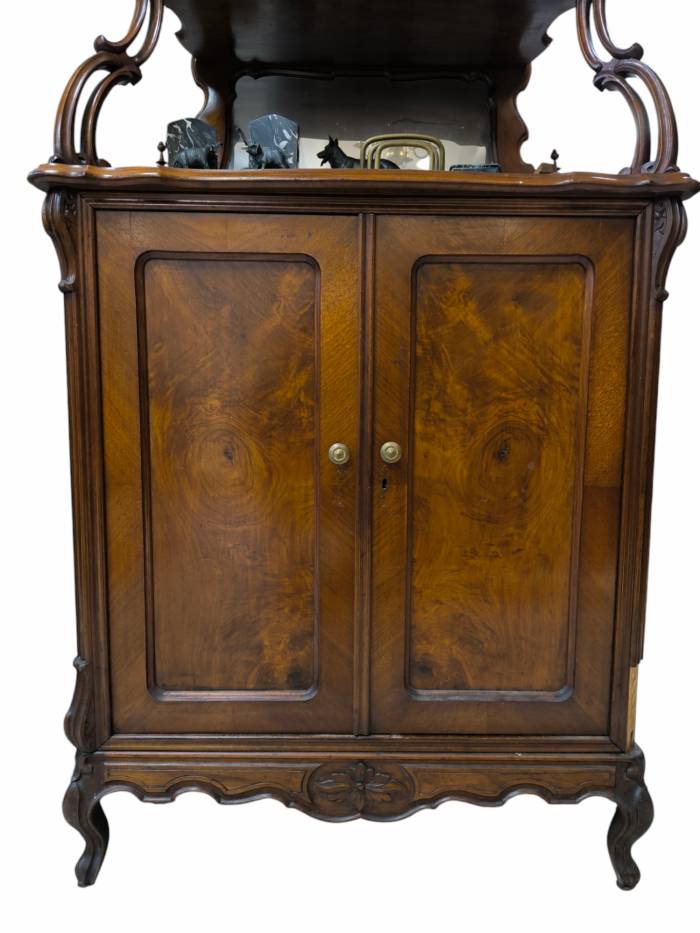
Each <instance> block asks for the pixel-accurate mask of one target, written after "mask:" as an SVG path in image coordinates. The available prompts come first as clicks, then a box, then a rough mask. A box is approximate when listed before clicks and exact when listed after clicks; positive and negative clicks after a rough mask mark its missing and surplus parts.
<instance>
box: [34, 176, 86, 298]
mask: <svg viewBox="0 0 700 933" xmlns="http://www.w3.org/2000/svg"><path fill="white" fill-rule="evenodd" d="M42 220H43V222H44V229H45V230H46V232H47V233H48V235H49V236H50V237H51V240H52V242H53V244H54V246H55V247H56V253H57V255H58V262H59V265H60V267H61V281H60V282H59V284H58V287H59V289H60V290H61V291H62V292H63V294H64V295H71V294H72V293H73V292H75V291H76V289H77V285H76V279H77V228H78V197H77V195H76V194H75V192H73V191H50V192H49V194H48V195H47V196H46V200H45V201H44V207H43V210H42Z"/></svg>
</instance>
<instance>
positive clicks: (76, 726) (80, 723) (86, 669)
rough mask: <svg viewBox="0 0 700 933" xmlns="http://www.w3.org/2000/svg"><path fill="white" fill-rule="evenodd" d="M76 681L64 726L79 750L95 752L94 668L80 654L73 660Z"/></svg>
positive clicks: (70, 739)
mask: <svg viewBox="0 0 700 933" xmlns="http://www.w3.org/2000/svg"><path fill="white" fill-rule="evenodd" d="M73 667H74V668H75V670H76V672H77V674H76V681H75V691H74V693H73V699H72V701H71V705H70V709H69V710H68V712H67V713H66V718H65V719H64V721H63V728H64V730H65V733H66V737H67V738H68V741H69V742H71V743H72V744H73V745H74V746H75V747H76V748H77V749H78V751H79V752H85V753H89V752H94V751H95V749H96V748H97V743H96V739H95V717H94V709H93V688H92V670H91V669H90V665H89V663H88V662H87V661H86V660H85V658H81V657H80V655H78V657H77V658H76V659H75V660H74V661H73Z"/></svg>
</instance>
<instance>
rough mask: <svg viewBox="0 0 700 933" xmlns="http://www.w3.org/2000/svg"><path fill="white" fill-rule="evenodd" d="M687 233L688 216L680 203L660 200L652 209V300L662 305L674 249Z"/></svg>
mask: <svg viewBox="0 0 700 933" xmlns="http://www.w3.org/2000/svg"><path fill="white" fill-rule="evenodd" d="M687 232H688V216H687V214H686V212H685V208H684V207H683V204H682V203H681V201H679V200H677V199H675V198H662V199H661V200H660V201H657V202H656V205H655V209H654V248H653V263H654V266H653V272H654V282H653V284H654V295H653V297H654V300H655V301H657V302H659V303H663V302H664V301H666V299H667V298H668V292H667V290H666V278H667V276H668V270H669V268H670V266H671V260H672V259H673V255H674V253H675V252H676V249H677V248H678V247H679V246H680V245H681V243H682V242H683V240H684V239H685V236H686V233H687Z"/></svg>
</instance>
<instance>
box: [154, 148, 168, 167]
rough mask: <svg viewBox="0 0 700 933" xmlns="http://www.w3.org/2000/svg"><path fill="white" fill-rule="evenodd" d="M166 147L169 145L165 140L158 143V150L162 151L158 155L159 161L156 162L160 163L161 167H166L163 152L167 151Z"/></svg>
mask: <svg viewBox="0 0 700 933" xmlns="http://www.w3.org/2000/svg"><path fill="white" fill-rule="evenodd" d="M166 149H167V146H166V145H165V143H164V142H159V143H158V152H159V153H160V155H159V157H158V161H157V162H156V165H158V166H159V167H160V168H164V167H165V159H164V158H163V153H164V152H165V150H166Z"/></svg>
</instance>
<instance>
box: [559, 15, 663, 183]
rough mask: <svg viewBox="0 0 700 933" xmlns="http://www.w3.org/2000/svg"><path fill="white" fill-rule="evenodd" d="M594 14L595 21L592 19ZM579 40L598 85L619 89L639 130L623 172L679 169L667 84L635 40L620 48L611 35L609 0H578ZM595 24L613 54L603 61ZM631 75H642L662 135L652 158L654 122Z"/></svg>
mask: <svg viewBox="0 0 700 933" xmlns="http://www.w3.org/2000/svg"><path fill="white" fill-rule="evenodd" d="M591 14H592V17H593V22H591ZM576 15H577V27H578V40H579V44H580V46H581V51H582V52H583V57H584V58H585V59H586V62H587V63H588V65H589V66H590V67H591V68H592V69H593V71H595V73H596V76H595V78H594V82H593V83H594V84H595V86H596V87H597V88H598V89H599V90H601V91H604V90H614V91H619V92H620V93H621V94H622V95H623V96H624V98H625V100H626V101H627V103H628V104H629V107H630V110H631V111H632V116H633V117H634V122H635V125H636V129H637V144H636V147H635V151H634V157H633V159H632V163H631V165H630V167H629V168H625V169H623V170H622V174H637V173H640V172H642V173H657V172H658V173H661V172H674V171H678V167H677V165H676V162H677V160H678V127H677V124H676V116H675V113H674V110H673V104H672V103H671V98H670V97H669V93H668V91H667V90H666V87H665V85H664V83H663V82H662V81H661V79H660V78H659V76H658V75H657V74H656V72H655V71H653V70H652V69H651V68H650V67H649V65H647V64H646V63H645V62H643V61H642V57H643V55H644V49H643V48H642V47H641V45H639V44H637V43H635V44H634V45H631V46H630V47H629V48H626V49H621V48H618V46H616V45H615V43H614V42H613V41H612V39H611V38H610V31H609V29H608V22H607V14H606V0H577V3H576ZM593 25H595V32H596V34H597V36H598V41H599V42H600V45H601V46H602V47H603V49H605V51H606V52H607V53H608V54H609V55H610V56H611V59H610V61H607V62H604V61H603V60H602V59H601V58H600V57H599V55H598V52H597V50H596V44H595V41H594V38H593ZM629 78H639V79H640V80H641V81H642V82H643V83H644V84H645V85H646V87H647V89H648V91H649V93H650V95H651V98H652V101H653V103H654V108H655V110H656V115H657V118H658V125H659V134H658V147H657V152H656V157H655V158H654V159H653V160H652V158H651V125H650V121H649V114H648V113H647V110H646V106H645V104H644V101H643V100H642V98H641V97H640V96H639V94H638V93H637V91H635V89H634V87H633V86H632V85H631V84H629V82H628V79H629Z"/></svg>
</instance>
